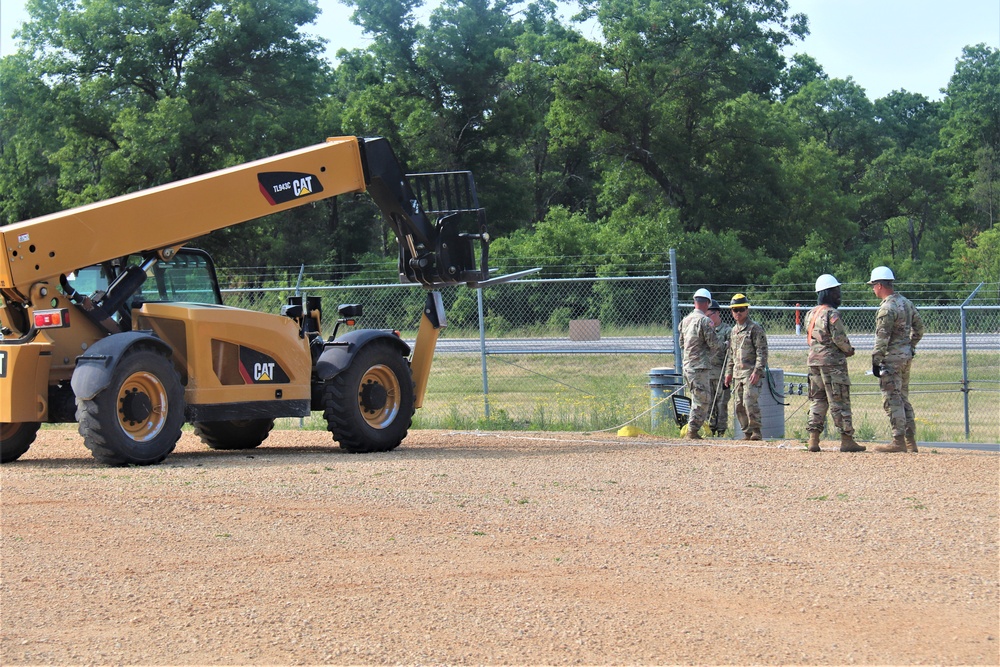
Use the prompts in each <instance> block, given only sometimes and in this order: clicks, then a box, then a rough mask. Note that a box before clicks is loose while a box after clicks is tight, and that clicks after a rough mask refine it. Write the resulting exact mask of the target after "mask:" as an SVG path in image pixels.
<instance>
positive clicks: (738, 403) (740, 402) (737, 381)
mask: <svg viewBox="0 0 1000 667" xmlns="http://www.w3.org/2000/svg"><path fill="white" fill-rule="evenodd" d="M763 382H764V378H763V377H761V379H759V380H757V384H750V376H749V375H748V376H747V377H745V378H735V377H734V378H733V381H732V383H731V385H732V388H733V396H734V397H735V399H736V400H735V402H734V405H733V412H735V413H736V419H737V421H739V423H740V428H742V429H743V435H750V434H751V433H754V432H756V433H761V432H762V429H761V423H760V421H761V420H760V386H761V384H762V383H763Z"/></svg>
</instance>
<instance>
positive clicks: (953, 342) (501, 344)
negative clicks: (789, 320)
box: [410, 333, 1000, 356]
mask: <svg viewBox="0 0 1000 667" xmlns="http://www.w3.org/2000/svg"><path fill="white" fill-rule="evenodd" d="M874 338H875V336H874V335H873V334H855V335H851V342H852V343H853V344H854V347H855V348H857V349H858V350H862V351H863V350H870V349H871V348H872V345H873V343H874ZM767 340H768V346H769V347H770V349H772V350H783V351H788V350H793V351H794V350H801V351H802V352H805V350H806V342H805V336H794V335H777V336H768V338H767ZM966 341H967V344H968V350H970V351H985V352H998V353H1000V333H993V334H971V335H969V336H967V338H966ZM410 342H411V343H412V341H410ZM479 349H480V343H479V339H478V338H441V339H440V340H438V344H437V351H438V352H439V353H442V354H448V353H470V352H471V353H478V352H479ZM961 349H962V336H961V335H960V334H928V335H927V336H924V339H923V340H922V341H921V342H920V346H919V347H918V356H919V352H920V351H933V350H941V351H944V350H950V351H959V350H961ZM486 351H487V353H488V354H672V353H673V351H674V342H673V337H671V336H622V337H613V338H601V339H600V340H593V341H573V340H570V339H569V338H510V339H506V338H503V339H501V338H488V339H487V340H486Z"/></svg>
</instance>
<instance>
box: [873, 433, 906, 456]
mask: <svg viewBox="0 0 1000 667" xmlns="http://www.w3.org/2000/svg"><path fill="white" fill-rule="evenodd" d="M875 451H876V452H904V453H905V452H906V441H905V440H904V439H903V436H901V435H894V436H892V442H890V443H889V444H888V445H879V446H878V447H876V448H875Z"/></svg>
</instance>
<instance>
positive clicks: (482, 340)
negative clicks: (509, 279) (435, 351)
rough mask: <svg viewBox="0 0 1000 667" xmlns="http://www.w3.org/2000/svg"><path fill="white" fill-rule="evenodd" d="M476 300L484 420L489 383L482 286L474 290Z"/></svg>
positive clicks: (487, 402)
mask: <svg viewBox="0 0 1000 667" xmlns="http://www.w3.org/2000/svg"><path fill="white" fill-rule="evenodd" d="M476 300H477V301H478V304H479V359H480V361H481V363H482V367H483V414H484V415H485V416H486V420H487V421H489V418H490V383H489V379H488V378H487V376H486V318H484V317H483V288H482V287H480V288H478V289H477V290H476Z"/></svg>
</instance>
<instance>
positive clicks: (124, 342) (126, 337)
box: [70, 331, 173, 401]
mask: <svg viewBox="0 0 1000 667" xmlns="http://www.w3.org/2000/svg"><path fill="white" fill-rule="evenodd" d="M139 343H149V344H150V345H152V346H153V347H155V348H157V349H159V350H163V351H164V352H165V353H166V354H167V355H168V356H172V355H173V349H172V348H171V347H170V346H169V345H167V344H166V343H165V342H163V341H162V340H161V339H159V338H157V337H156V336H154V335H153V334H152V333H150V332H148V331H124V332H122V333H116V334H112V335H110V336H108V337H107V338H102V339H101V340H99V341H97V342H96V343H94V344H93V345H91V346H90V347H89V348H88V349H87V352H86V353H85V354H82V355H80V356H79V357H77V358H76V369H75V370H74V371H73V379H72V380H70V386H71V387H73V393H74V394H75V395H76V397H77V398H79V399H83V400H85V401H89V400H93V398H94V397H95V396H97V395H98V394H99V393H101V391H103V390H104V389H106V388H107V386H108V385H109V384H111V375H112V374H113V373H114V372H115V366H117V365H118V361H119V360H120V359H121V358H122V357H123V356H124V355H125V353H126V352H128V351H129V350H130V349H132V348H133V347H134V346H135V345H137V344H139Z"/></svg>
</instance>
